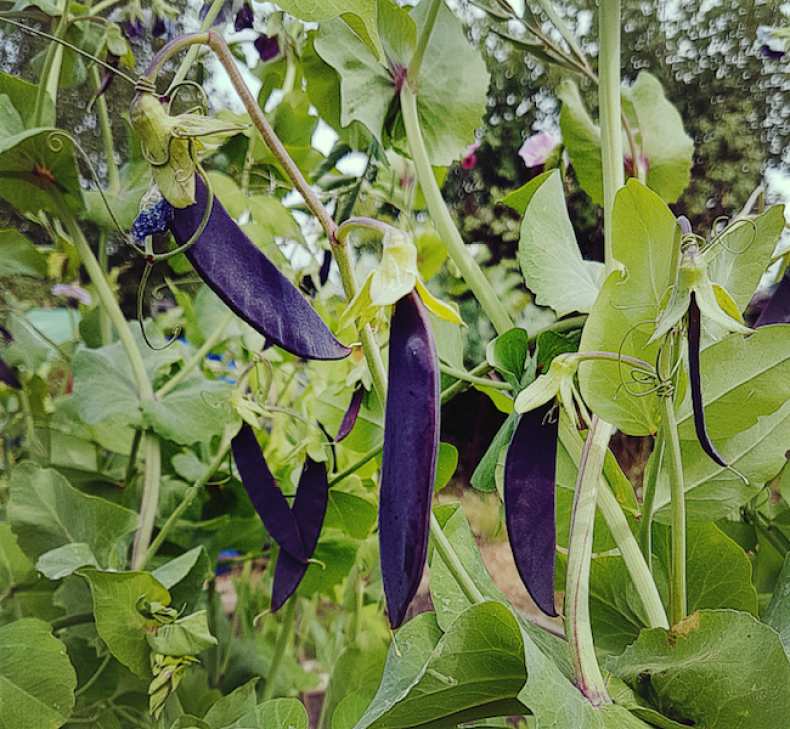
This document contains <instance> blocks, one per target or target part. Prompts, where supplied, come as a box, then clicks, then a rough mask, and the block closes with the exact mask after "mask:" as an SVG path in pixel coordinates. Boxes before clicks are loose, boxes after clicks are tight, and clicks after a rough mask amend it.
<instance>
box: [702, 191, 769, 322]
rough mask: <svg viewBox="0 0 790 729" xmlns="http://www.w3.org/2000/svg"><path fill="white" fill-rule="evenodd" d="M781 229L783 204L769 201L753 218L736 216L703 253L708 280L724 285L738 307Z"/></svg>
mask: <svg viewBox="0 0 790 729" xmlns="http://www.w3.org/2000/svg"><path fill="white" fill-rule="evenodd" d="M783 229H784V206H782V205H772V206H771V207H770V208H768V210H766V211H765V212H764V213H762V215H758V216H757V217H755V218H754V219H753V220H749V221H747V220H739V221H736V222H735V223H733V224H732V225H730V226H729V227H728V228H727V229H726V230H725V231H724V233H722V235H721V238H720V240H719V241H717V242H715V243H712V244H711V247H710V248H709V249H706V250H705V251H704V253H703V256H704V258H705V260H706V262H707V266H708V276H709V277H710V280H711V281H713V282H715V283H717V284H719V286H721V287H722V288H723V289H725V290H726V291H727V292H728V293H729V294H730V296H732V298H733V299H734V301H735V304H736V306H737V307H738V310H739V311H743V310H744V309H746V306H747V305H748V303H749V301H750V300H751V298H752V295H753V294H754V292H755V290H756V289H757V286H758V284H759V283H760V278H761V277H762V275H763V273H765V271H766V269H767V268H768V264H769V263H770V261H771V257H772V256H773V252H774V248H775V247H776V242H777V241H778V240H779V236H780V235H781V233H782V230H783Z"/></svg>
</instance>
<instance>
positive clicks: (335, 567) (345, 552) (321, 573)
mask: <svg viewBox="0 0 790 729" xmlns="http://www.w3.org/2000/svg"><path fill="white" fill-rule="evenodd" d="M358 548H359V542H358V541H357V540H356V539H351V538H349V537H347V536H345V535H344V534H342V533H340V532H336V531H329V532H327V531H326V530H325V533H324V534H322V536H321V539H320V541H319V542H318V546H317V547H316V549H315V553H314V554H313V559H314V560H316V563H315V564H311V565H310V566H309V567H308V568H307V572H306V573H305V576H304V578H303V579H302V583H301V584H300V585H299V590H298V593H297V594H299V595H304V596H312V595H313V594H315V593H321V594H322V595H326V596H327V597H329V598H330V599H334V598H335V588H336V586H337V585H339V584H340V583H341V582H342V581H343V580H344V579H345V578H346V577H348V573H349V572H351V568H352V567H353V566H354V562H355V560H356V557H357V549H358Z"/></svg>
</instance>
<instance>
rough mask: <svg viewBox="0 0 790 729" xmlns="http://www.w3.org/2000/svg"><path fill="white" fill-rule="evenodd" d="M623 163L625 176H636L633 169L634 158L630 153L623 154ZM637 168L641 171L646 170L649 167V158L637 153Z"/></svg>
mask: <svg viewBox="0 0 790 729" xmlns="http://www.w3.org/2000/svg"><path fill="white" fill-rule="evenodd" d="M623 164H624V166H625V174H626V176H627V177H636V172H635V170H634V158H633V157H632V156H631V155H630V154H624V155H623ZM639 169H640V170H641V171H642V172H647V171H648V170H649V169H650V160H649V159H648V158H647V156H646V155H644V154H642V153H641V152H640V153H639Z"/></svg>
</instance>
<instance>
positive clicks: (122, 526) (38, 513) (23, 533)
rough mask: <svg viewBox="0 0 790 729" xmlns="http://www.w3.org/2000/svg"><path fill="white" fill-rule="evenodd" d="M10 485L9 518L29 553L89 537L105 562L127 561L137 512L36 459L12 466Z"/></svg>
mask: <svg viewBox="0 0 790 729" xmlns="http://www.w3.org/2000/svg"><path fill="white" fill-rule="evenodd" d="M8 486H9V497H10V498H9V504H8V520H9V523H10V524H11V528H12V529H13V530H14V534H16V537H17V539H18V540H19V546H20V547H21V549H22V551H23V552H25V554H27V555H28V556H29V557H31V558H36V557H38V556H39V555H41V554H43V553H44V552H48V551H49V550H51V549H56V548H58V547H62V546H64V545H66V544H77V543H86V544H88V545H90V547H91V549H92V551H93V554H94V555H96V558H97V559H98V560H99V562H100V563H101V564H103V565H106V566H113V567H117V566H118V565H119V564H122V563H123V560H124V559H125V555H126V550H127V548H128V545H129V542H130V540H131V538H132V535H133V533H134V531H135V530H136V529H137V525H138V521H139V517H138V515H137V514H136V513H135V512H132V511H129V510H128V509H125V508H123V507H122V506H117V505H116V504H112V503H110V502H109V501H105V500H104V499H100V498H98V497H96V496H88V495H87V494H83V493H82V492H81V491H77V489H75V488H73V487H72V486H71V485H70V484H69V482H68V481H67V480H66V479H65V478H64V477H63V476H62V475H61V474H60V473H58V472H57V471H53V470H49V469H42V468H39V467H38V466H35V465H34V464H32V463H23V464H22V465H20V466H18V467H17V468H16V469H14V472H13V473H12V475H11V478H10V479H9V484H8Z"/></svg>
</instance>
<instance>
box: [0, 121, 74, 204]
mask: <svg viewBox="0 0 790 729" xmlns="http://www.w3.org/2000/svg"><path fill="white" fill-rule="evenodd" d="M75 161H76V160H75V152H74V145H73V144H72V142H71V139H69V138H68V137H67V136H65V135H64V134H63V133H62V132H60V131H59V130H58V129H52V128H43V129H42V128H38V129H29V130H27V131H24V132H21V133H19V134H15V135H14V136H11V137H5V138H0V197H2V198H3V199H5V200H6V201H8V202H9V203H11V205H13V206H14V207H15V208H16V209H17V210H19V211H20V212H22V213H25V214H28V215H31V216H37V215H38V214H39V213H40V212H41V211H42V210H43V211H46V212H48V213H51V214H52V215H55V216H59V215H60V212H59V209H58V206H57V205H56V203H55V201H54V200H53V198H52V194H53V193H54V194H59V195H63V197H64V201H65V204H66V206H67V207H68V208H69V209H70V210H72V211H74V212H77V211H79V210H82V208H83V202H82V188H81V186H80V180H79V175H78V174H77V167H76V165H75Z"/></svg>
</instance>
